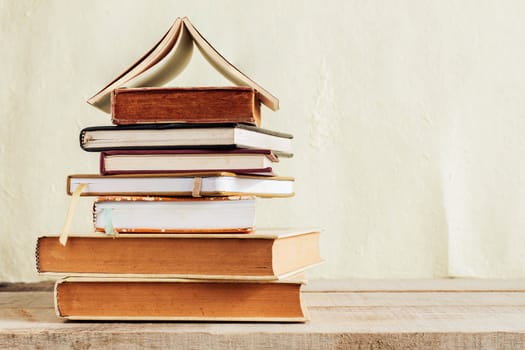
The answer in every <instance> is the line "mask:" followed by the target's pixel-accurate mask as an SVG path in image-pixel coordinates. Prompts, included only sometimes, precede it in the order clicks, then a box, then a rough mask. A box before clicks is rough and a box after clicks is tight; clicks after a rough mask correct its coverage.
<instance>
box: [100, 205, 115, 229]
mask: <svg viewBox="0 0 525 350" xmlns="http://www.w3.org/2000/svg"><path fill="white" fill-rule="evenodd" d="M103 211H104V233H105V234H107V235H116V234H117V233H116V232H115V229H114V228H113V209H111V208H105V209H103Z"/></svg>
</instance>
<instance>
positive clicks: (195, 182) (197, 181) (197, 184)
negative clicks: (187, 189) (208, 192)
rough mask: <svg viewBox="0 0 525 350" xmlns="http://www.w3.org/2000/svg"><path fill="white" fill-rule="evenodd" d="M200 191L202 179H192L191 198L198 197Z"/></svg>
mask: <svg viewBox="0 0 525 350" xmlns="http://www.w3.org/2000/svg"><path fill="white" fill-rule="evenodd" d="M201 190H202V178H201V177H195V178H193V189H192V191H191V196H192V197H200V196H201Z"/></svg>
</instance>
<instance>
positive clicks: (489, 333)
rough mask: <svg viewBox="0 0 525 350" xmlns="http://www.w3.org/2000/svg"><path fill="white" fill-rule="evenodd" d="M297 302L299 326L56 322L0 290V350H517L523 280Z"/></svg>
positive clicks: (357, 285) (353, 284)
mask: <svg viewBox="0 0 525 350" xmlns="http://www.w3.org/2000/svg"><path fill="white" fill-rule="evenodd" d="M15 289H16V290H15ZM302 296H303V300H304V302H305V304H306V305H307V306H308V310H309V313H310V317H311V321H310V322H308V323H305V324H263V323H188V322H184V323H181V322H172V323H141V322H128V323H120V322H64V321H61V320H59V319H57V318H56V317H55V312H54V309H53V297H52V292H51V291H50V290H49V285H47V284H43V285H38V286H31V285H28V286H25V287H22V288H20V287H19V286H18V288H15V287H13V286H10V285H3V286H2V285H0V349H11V348H12V349H33V348H41V349H99V348H109V349H144V348H154V349H167V348H170V349H245V348H248V349H251V348H253V349H274V348H282V349H374V350H377V349H513V350H514V349H525V280H463V279H445V280H403V281H400V280H392V281H388V280H382V281H378V280H369V281H368V280H335V281H328V280H319V281H312V282H310V283H309V285H307V286H305V287H304V290H303V295H302Z"/></svg>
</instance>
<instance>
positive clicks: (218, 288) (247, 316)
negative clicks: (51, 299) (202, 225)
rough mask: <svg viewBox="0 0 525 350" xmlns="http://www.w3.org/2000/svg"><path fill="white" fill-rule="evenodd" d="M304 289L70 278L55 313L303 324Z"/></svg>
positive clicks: (291, 284) (293, 284)
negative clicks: (302, 301) (302, 302)
mask: <svg viewBox="0 0 525 350" xmlns="http://www.w3.org/2000/svg"><path fill="white" fill-rule="evenodd" d="M301 285H302V282H300V281H294V280H290V281H277V282H265V283H261V282H254V281H213V280H177V279H156V278H150V279H136V278H120V279H108V278H80V277H69V278H66V279H63V280H60V281H58V282H57V283H56V284H55V310H56V312H57V315H58V316H59V317H62V318H66V319H71V320H123V321H127V320H152V321H161V320H167V321H169V320H188V321H262V322H303V321H305V320H306V319H307V315H306V310H305V308H303V306H302V304H301V293H300V289H301Z"/></svg>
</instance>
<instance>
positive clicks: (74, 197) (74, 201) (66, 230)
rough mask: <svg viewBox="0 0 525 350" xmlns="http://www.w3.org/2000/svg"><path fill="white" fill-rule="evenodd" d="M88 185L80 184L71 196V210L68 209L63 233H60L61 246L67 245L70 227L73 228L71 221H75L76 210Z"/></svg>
mask: <svg viewBox="0 0 525 350" xmlns="http://www.w3.org/2000/svg"><path fill="white" fill-rule="evenodd" d="M86 186H87V184H79V185H78V186H77V188H75V191H74V192H73V193H72V194H71V201H69V208H68V209H67V215H66V220H65V222H64V226H63V227H62V232H61V233H60V238H59V239H58V240H59V242H60V244H62V245H63V246H65V245H66V243H67V236H69V227H70V226H71V221H73V215H74V214H75V209H76V207H77V203H78V200H79V198H80V194H81V193H82V191H83V190H84V188H86Z"/></svg>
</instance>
